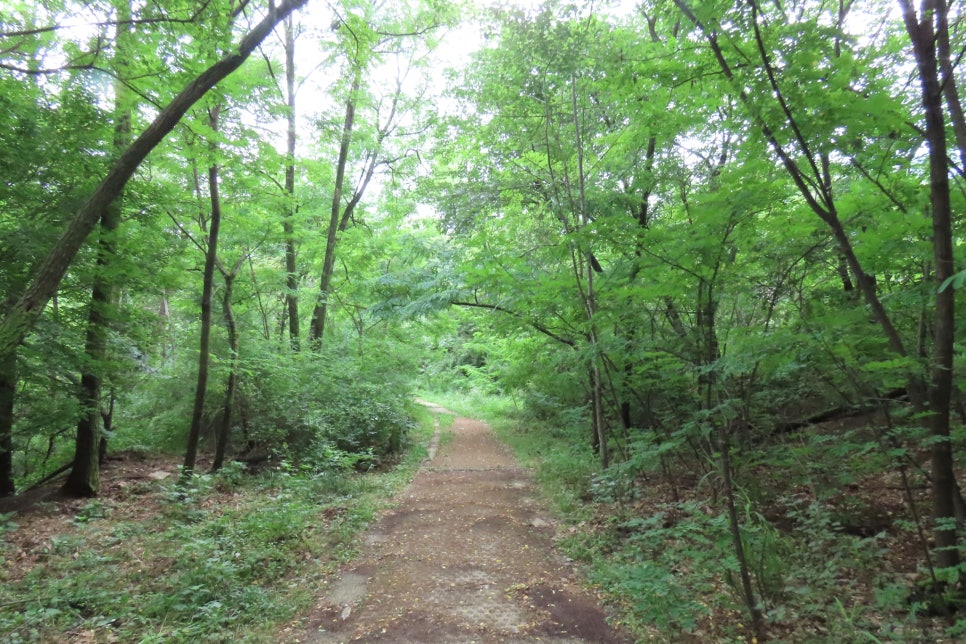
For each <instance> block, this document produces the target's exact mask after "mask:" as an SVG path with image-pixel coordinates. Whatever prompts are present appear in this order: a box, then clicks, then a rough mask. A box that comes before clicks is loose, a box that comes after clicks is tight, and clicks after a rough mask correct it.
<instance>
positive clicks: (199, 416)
mask: <svg viewBox="0 0 966 644" xmlns="http://www.w3.org/2000/svg"><path fill="white" fill-rule="evenodd" d="M219 110H220V106H217V105H216V106H215V107H214V108H212V109H211V110H209V112H208V114H209V125H210V126H211V129H212V130H213V131H215V132H217V131H218V114H219ZM211 147H212V152H213V156H216V155H217V144H216V143H212V144H211ZM208 190H209V193H210V195H211V224H210V226H209V228H208V250H207V252H206V253H205V272H204V277H203V278H202V279H203V285H202V290H201V340H200V342H199V349H198V382H197V384H196V386H195V404H194V409H193V410H192V413H191V428H190V429H189V430H188V445H187V448H186V450H185V455H184V470H183V472H182V476H184V477H185V478H190V477H191V475H192V473H193V472H194V469H195V460H196V459H197V456H198V441H199V439H200V438H201V426H202V424H203V423H204V415H205V394H206V392H207V390H208V366H209V362H210V360H209V354H210V342H211V300H212V291H213V290H214V281H215V280H214V275H215V261H216V258H217V256H218V231H219V228H220V227H221V198H220V196H219V194H218V164H217V163H213V164H212V165H211V167H209V168H208Z"/></svg>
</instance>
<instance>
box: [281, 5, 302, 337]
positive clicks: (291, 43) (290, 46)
mask: <svg viewBox="0 0 966 644" xmlns="http://www.w3.org/2000/svg"><path fill="white" fill-rule="evenodd" d="M285 91H286V100H287V101H288V113H287V115H286V116H287V119H288V121H287V124H288V132H287V135H288V136H287V148H286V154H287V157H288V158H287V165H286V166H285V195H286V198H287V199H288V201H287V206H286V209H285V216H284V217H283V219H282V229H283V230H284V232H285V288H286V292H285V306H286V308H287V309H288V335H289V341H290V342H291V345H292V349H293V350H294V351H298V350H299V349H300V344H301V335H302V334H301V327H300V324H299V296H298V288H299V279H298V272H297V266H296V252H295V224H294V222H293V220H294V219H295V213H296V211H297V210H298V206H296V204H295V141H296V133H295V26H294V25H293V24H292V18H291V16H290V17H289V18H288V19H286V21H285Z"/></svg>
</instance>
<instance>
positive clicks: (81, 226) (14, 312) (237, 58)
mask: <svg viewBox="0 0 966 644" xmlns="http://www.w3.org/2000/svg"><path fill="white" fill-rule="evenodd" d="M306 2H307V0H283V1H282V2H280V3H279V4H278V5H275V4H274V3H272V5H271V6H270V7H269V10H268V12H267V14H266V15H265V17H264V18H263V19H262V20H261V21H260V22H258V23H257V24H256V25H255V27H253V28H252V29H251V30H250V31H249V32H248V33H247V34H246V35H245V36H244V37H243V38H242V40H241V41H240V42H239V45H238V48H237V50H235V51H231V52H229V53H228V54H226V55H224V56H223V57H222V58H220V59H219V60H218V61H217V62H215V63H214V64H213V65H211V66H210V67H208V68H207V69H206V70H205V71H204V72H202V73H201V74H200V75H198V76H197V77H195V78H194V79H193V80H192V81H191V82H189V83H188V84H187V85H186V86H185V87H184V89H182V90H181V92H180V93H179V94H178V95H177V96H176V97H175V98H174V99H172V100H171V102H170V103H168V104H167V106H165V108H164V109H162V110H161V111H160V112H159V113H158V115H157V117H155V119H154V120H153V121H152V122H151V124H150V125H149V126H148V127H147V128H146V129H145V130H144V131H143V132H142V133H141V134H140V135H139V136H138V137H137V138H136V139H135V140H134V141H133V142H132V143H131V144H130V145H129V146H128V147H127V148H126V149H125V150H124V152H123V153H122V154H121V155H120V156H119V158H118V160H117V161H116V162H115V163H113V164H112V166H111V169H110V170H109V171H108V173H107V174H106V176H105V177H104V179H103V180H102V181H101V182H100V184H99V185H98V186H97V187H96V188H95V189H94V191H93V193H92V194H91V196H90V197H89V198H87V199H86V200H85V201H84V203H83V204H82V205H81V206H80V207H79V208H77V210H76V211H75V212H74V214H73V216H72V218H71V219H70V221H69V223H68V225H67V227H66V229H65V230H64V232H63V233H62V234H61V236H60V238H59V239H58V240H57V242H56V243H55V244H54V245H53V247H52V248H51V249H50V251H49V252H48V253H47V255H46V257H45V258H44V259H43V260H42V261H41V262H39V263H38V265H37V266H36V267H35V269H34V270H33V271H32V274H33V277H32V279H31V281H30V283H29V285H27V286H26V288H25V289H24V290H23V292H22V293H21V294H20V295H19V296H18V297H16V298H11V299H14V301H13V302H12V304H10V305H9V306H7V307H5V310H4V314H3V317H2V319H0V376H2V382H0V394H2V395H3V400H0V409H2V413H0V423H3V424H2V425H0V450H3V454H2V456H0V468H2V469H3V470H4V471H2V472H0V481H5V482H9V481H10V480H12V476H11V475H10V466H12V453H11V449H12V440H11V432H12V426H13V413H12V397H10V396H9V392H12V391H13V390H14V387H15V382H16V380H15V375H16V360H17V347H18V346H19V345H20V343H21V342H22V341H23V339H24V338H25V336H26V335H27V333H28V332H29V331H30V329H31V328H32V327H33V325H34V324H35V323H36V321H37V320H38V318H39V317H40V315H41V313H42V312H43V310H44V307H45V306H46V305H47V303H48V302H49V301H50V299H51V298H52V297H53V295H54V293H55V292H56V291H57V287H58V285H59V284H60V281H61V280H62V279H63V277H64V275H65V273H66V272H67V269H68V268H69V266H70V264H71V262H72V261H73V260H74V257H75V256H76V254H77V252H78V251H79V250H80V248H81V247H82V246H83V244H84V242H85V241H86V239H87V237H88V236H89V235H90V233H91V232H92V231H93V229H94V227H95V226H96V225H97V222H98V221H99V219H100V217H101V215H102V214H103V212H104V211H105V209H106V208H108V206H110V204H111V202H113V201H114V200H115V199H116V198H117V196H118V195H119V194H120V193H121V191H123V189H124V186H125V185H126V184H127V182H128V181H129V180H130V178H131V177H132V176H133V174H134V172H135V171H136V170H137V168H138V167H139V166H140V164H141V163H142V162H143V161H144V159H145V158H146V157H147V156H148V154H149V153H150V152H151V151H152V150H153V149H154V148H155V147H156V146H157V145H158V144H159V143H160V142H161V141H162V140H163V139H164V137H165V136H166V135H167V134H168V133H169V132H170V131H171V130H172V129H173V128H174V127H175V126H176V125H177V124H178V122H179V121H180V120H181V117H182V116H184V114H185V113H186V112H187V111H188V109H190V108H191V106H192V105H194V104H195V103H196V102H197V101H198V100H200V99H201V98H202V97H203V96H204V95H205V94H207V92H208V91H209V90H210V89H211V88H212V87H214V86H215V85H216V84H217V83H218V82H220V81H221V80H222V79H224V78H226V77H227V76H228V75H229V74H231V73H232V72H234V71H235V70H236V69H238V68H239V67H240V66H241V65H242V63H244V62H245V60H247V58H248V57H249V56H250V55H251V53H252V52H253V51H254V50H255V48H256V47H257V46H258V45H259V44H260V43H261V42H262V40H264V39H265V38H266V37H267V36H268V34H269V33H270V32H271V31H272V29H274V27H275V26H276V25H277V24H278V23H279V22H280V21H282V20H284V19H285V18H286V17H287V16H288V15H289V14H291V13H292V12H293V11H295V10H296V9H298V8H300V7H302V6H303V5H305V4H306ZM8 397H9V398H11V399H10V400H9V402H8V400H7V399H8ZM8 421H9V424H7V423H8ZM8 487H9V486H8V485H7V484H4V488H5V490H4V491H6V492H10V491H11V490H9V489H6V488H8Z"/></svg>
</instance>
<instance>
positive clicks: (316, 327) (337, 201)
mask: <svg viewBox="0 0 966 644" xmlns="http://www.w3.org/2000/svg"><path fill="white" fill-rule="evenodd" d="M361 85H362V64H361V63H357V66H356V68H355V72H354V75H353V77H352V86H351V87H350V88H349V98H348V99H347V100H346V105H345V120H344V122H343V124H342V139H341V141H340V143H339V158H338V161H337V162H336V167H335V186H334V187H333V190H332V207H331V209H330V212H329V230H328V234H327V235H326V239H325V258H324V260H323V262H322V276H321V278H320V279H319V298H318V300H317V301H316V304H315V310H314V311H313V312H312V325H311V328H310V329H309V341H310V342H311V343H312V347H313V348H314V349H315V350H316V351H318V350H319V349H321V348H322V335H323V334H324V333H325V318H326V315H328V305H329V290H330V289H331V287H332V273H333V272H334V270H335V248H336V244H337V243H338V239H339V231H340V229H342V228H344V227H345V225H344V224H343V222H344V221H346V220H347V217H346V214H347V213H343V210H342V192H343V190H344V188H345V170H346V165H347V164H348V161H349V147H350V145H351V143H352V128H353V123H354V122H355V117H356V94H358V92H359V88H360V86H361Z"/></svg>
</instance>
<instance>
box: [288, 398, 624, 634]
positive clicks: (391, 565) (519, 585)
mask: <svg viewBox="0 0 966 644" xmlns="http://www.w3.org/2000/svg"><path fill="white" fill-rule="evenodd" d="M430 408H431V410H432V411H433V412H434V413H437V414H438V413H449V412H446V410H444V409H441V408H439V407H432V406H431V407H430ZM452 432H453V436H452V439H451V440H444V441H443V444H442V445H441V446H440V447H439V453H438V455H435V456H434V455H433V452H435V451H436V450H435V449H434V447H435V446H431V449H430V454H431V456H430V458H429V459H427V462H426V463H425V464H424V466H423V468H422V469H421V470H420V471H419V473H418V474H417V475H416V477H415V479H414V480H413V482H412V484H411V485H410V486H409V487H408V488H407V489H406V490H405V491H404V492H403V493H402V494H401V495H400V497H399V498H398V500H397V501H398V503H397V504H396V505H395V507H394V508H393V509H392V510H391V511H388V512H387V513H386V514H385V515H383V516H382V518H381V519H380V520H379V521H377V522H376V523H375V524H373V525H372V526H371V527H370V529H369V531H368V532H367V533H366V534H365V535H364V537H363V539H364V542H363V544H362V546H361V555H360V557H359V558H357V559H356V560H355V561H354V562H353V563H352V564H350V565H349V566H348V567H346V568H345V569H344V570H343V571H342V574H341V576H340V577H339V578H338V579H337V580H336V581H335V582H333V583H332V584H331V585H330V586H329V587H328V589H327V591H326V593H325V595H324V596H323V597H321V598H320V601H319V603H318V604H317V605H316V607H315V609H314V610H313V612H312V614H311V615H310V616H309V618H308V620H306V621H304V622H302V625H301V626H297V625H293V626H292V627H291V628H289V629H286V631H285V632H284V633H282V637H281V639H282V640H283V641H287V642H316V643H323V644H328V643H336V642H406V643H407V644H410V643H412V644H415V643H420V642H425V643H429V642H434V643H435V642H441V643H444V642H453V643H455V642H458V643H461V644H465V643H470V642H479V643H489V642H519V643H523V642H551V643H558V644H562V643H568V644H578V643H582V642H600V643H605V642H606V643H609V642H615V643H620V642H630V641H631V639H630V638H628V637H626V636H624V635H623V634H621V633H619V632H618V631H617V630H615V629H614V628H612V627H611V626H609V625H608V624H607V622H606V621H605V616H604V611H603V609H602V608H601V606H600V603H599V601H598V599H597V598H596V597H595V596H594V594H593V593H591V592H589V591H588V590H586V589H584V588H583V587H581V585H580V583H579V581H578V579H577V573H576V571H575V570H574V569H573V567H572V566H571V565H570V564H569V563H568V562H567V560H566V559H565V558H564V557H563V556H562V555H561V554H559V553H558V552H556V551H555V550H554V546H553V536H554V528H553V524H552V522H551V520H550V519H549V518H548V517H547V515H546V513H545V509H544V508H543V507H542V506H541V504H540V503H539V501H538V500H537V498H536V496H535V491H534V490H533V487H532V481H531V477H530V472H529V471H528V470H527V469H525V468H522V467H520V466H519V465H518V464H517V463H516V461H515V460H514V458H513V457H512V455H511V454H510V453H509V451H508V450H507V449H506V448H505V447H504V446H503V445H502V444H500V443H499V442H498V441H497V439H496V437H495V436H494V435H493V432H492V431H491V430H490V428H489V427H488V426H486V425H485V424H484V423H481V422H479V421H476V420H471V419H468V418H456V420H455V422H454V424H453V427H452ZM447 438H449V437H447ZM434 442H435V441H434ZM306 624H307V625H306Z"/></svg>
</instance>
